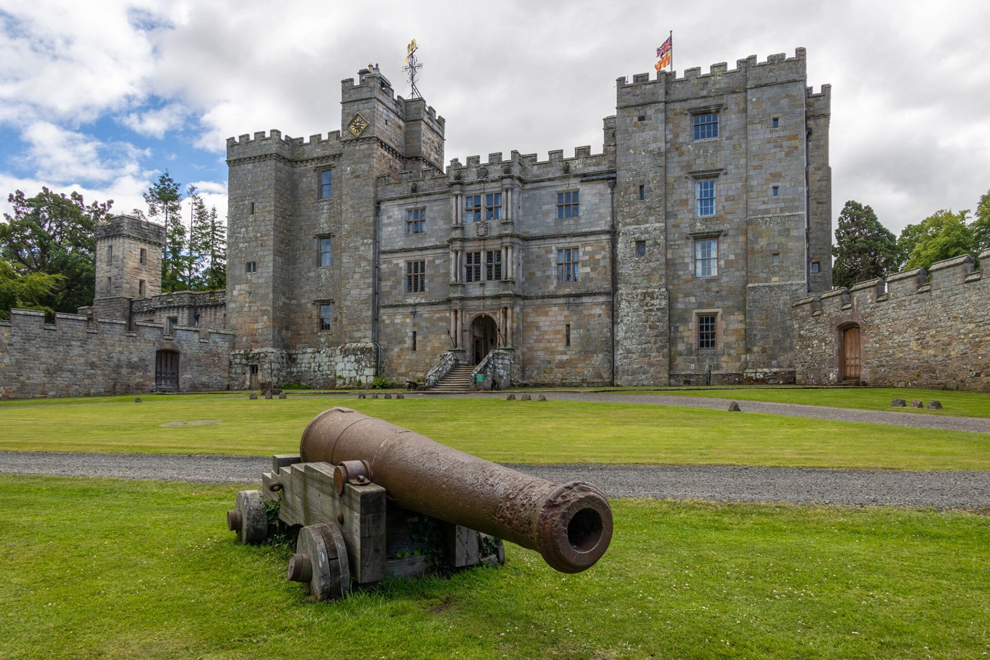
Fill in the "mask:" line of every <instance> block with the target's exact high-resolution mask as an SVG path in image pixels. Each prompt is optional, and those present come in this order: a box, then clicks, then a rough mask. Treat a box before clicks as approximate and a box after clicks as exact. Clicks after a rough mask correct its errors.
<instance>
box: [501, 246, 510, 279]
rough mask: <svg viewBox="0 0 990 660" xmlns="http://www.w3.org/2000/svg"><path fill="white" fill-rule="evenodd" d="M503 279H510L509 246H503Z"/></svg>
mask: <svg viewBox="0 0 990 660" xmlns="http://www.w3.org/2000/svg"><path fill="white" fill-rule="evenodd" d="M502 279H503V280H507V279H509V246H507V245H503V246H502Z"/></svg>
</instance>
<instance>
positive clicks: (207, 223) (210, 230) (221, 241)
mask: <svg viewBox="0 0 990 660" xmlns="http://www.w3.org/2000/svg"><path fill="white" fill-rule="evenodd" d="M189 199H190V200H191V201H192V225H191V228H190V231H189V257H190V259H191V260H192V262H193V264H194V268H193V271H194V279H193V282H192V284H193V288H196V289H200V290H202V289H222V288H224V287H225V286H226V284H227V230H226V227H225V226H224V225H223V223H221V222H220V220H219V218H218V217H217V208H216V207H215V206H213V207H211V208H210V209H209V210H207V208H206V204H205V202H203V198H202V197H201V196H200V194H199V192H198V191H197V190H196V188H195V186H189Z"/></svg>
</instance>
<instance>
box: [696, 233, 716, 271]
mask: <svg viewBox="0 0 990 660" xmlns="http://www.w3.org/2000/svg"><path fill="white" fill-rule="evenodd" d="M720 237H721V234H720V233H719V234H702V235H693V236H692V238H693V239H694V240H693V241H692V250H691V252H692V255H693V258H694V276H695V278H698V279H711V278H715V277H718V276H719V272H720V270H721V269H720V268H719V252H720V250H719V243H720V242H721V241H720V240H719V239H720ZM703 241H704V242H707V241H714V242H715V254H714V256H709V257H705V258H704V259H702V258H701V257H699V256H698V251H699V248H700V247H701V246H702V244H703V243H702V242H703ZM702 261H706V262H707V261H711V262H714V269H713V272H711V273H709V274H707V275H702V274H700V273H699V272H698V270H699V266H701V263H702Z"/></svg>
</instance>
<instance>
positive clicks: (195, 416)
mask: <svg viewBox="0 0 990 660" xmlns="http://www.w3.org/2000/svg"><path fill="white" fill-rule="evenodd" d="M334 405H345V406H350V407H353V408H356V409H358V410H360V411H362V412H365V413H367V414H370V415H373V416H376V417H382V418H384V419H387V420H388V421H390V422H393V423H395V424H397V425H399V426H403V427H406V428H410V429H413V430H415V431H419V432H421V433H423V434H425V435H427V436H429V437H431V438H433V439H435V440H437V441H438V442H441V443H443V444H447V445H450V446H452V447H456V448H458V449H462V450H464V451H467V452H469V453H472V454H475V455H478V456H481V457H483V458H486V459H489V460H493V461H499V462H508V463H610V464H619V463H667V464H735V465H767V466H804V467H836V468H892V469H916V470H988V469H990V434H978V433H963V432H954V431H934V430H929V429H913V428H903V427H895V426H884V425H877V424H861V423H851V422H833V421H826V420H815V419H805V418H799V417H783V416H777V415H761V414H754V413H745V414H739V413H728V412H723V411H720V410H705V409H697V408H677V407H662V406H651V405H635V404H604V403H581V402H576V403H575V402H566V401H547V402H545V403H543V402H537V401H530V402H523V401H505V400H504V399H501V398H499V399H494V398H492V399H439V398H429V399H404V400H401V401H400V400H395V399H392V400H384V399H378V400H372V399H364V400H359V399H356V398H349V399H331V398H314V397H300V398H290V399H287V400H284V401H280V400H277V399H274V400H270V401H266V400H257V401H249V400H247V399H245V398H244V397H243V396H241V397H222V398H212V399H210V398H206V399H203V398H195V397H190V398H184V397H166V398H162V399H158V400H151V401H147V402H145V403H141V404H134V403H128V404H108V405H88V406H86V405H81V406H30V407H26V408H6V409H2V410H0V425H2V426H0V428H2V432H0V450H22V451H27V450H31V451H89V452H92V451H98V452H153V453H183V454H196V453H200V454H202V453H207V454H272V453H291V452H294V451H297V450H298V443H299V437H300V435H301V434H302V431H303V429H304V428H305V426H306V424H307V423H308V422H309V420H310V419H312V418H313V417H314V416H315V415H316V414H317V413H318V412H320V411H321V410H324V409H326V408H329V407H332V406H334ZM186 421H213V422H216V423H215V424H210V425H205V426H187V427H163V426H162V424H165V423H175V422H186Z"/></svg>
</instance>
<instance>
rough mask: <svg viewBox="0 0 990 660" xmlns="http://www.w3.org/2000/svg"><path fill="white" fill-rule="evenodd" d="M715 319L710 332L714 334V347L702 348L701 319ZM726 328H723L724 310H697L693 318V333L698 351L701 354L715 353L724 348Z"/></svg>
mask: <svg viewBox="0 0 990 660" xmlns="http://www.w3.org/2000/svg"><path fill="white" fill-rule="evenodd" d="M708 317H713V318H714V321H713V323H714V325H713V326H712V327H711V329H710V331H711V332H713V333H714V335H715V336H714V337H713V338H712V343H714V346H711V347H705V348H702V346H701V339H702V337H701V332H702V328H701V319H702V318H708ZM724 332H725V328H724V327H722V310H721V309H696V310H694V313H693V315H692V318H691V333H692V340H691V343H692V344H693V346H694V348H695V350H696V351H698V352H699V353H715V352H717V351H719V350H721V348H722V337H723V336H724Z"/></svg>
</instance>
